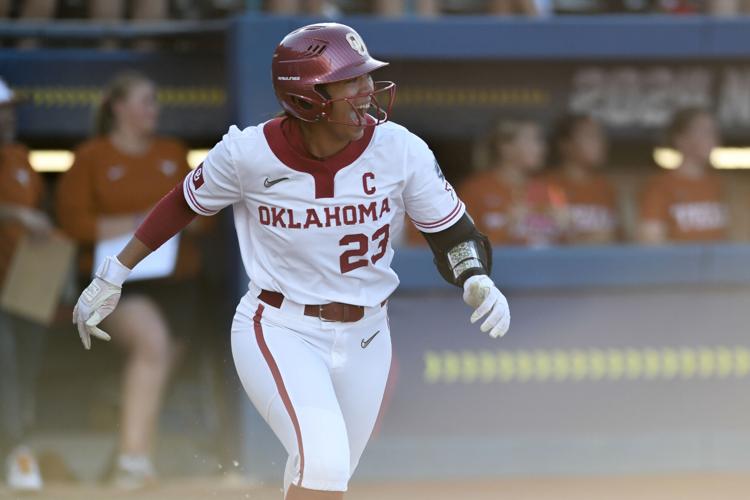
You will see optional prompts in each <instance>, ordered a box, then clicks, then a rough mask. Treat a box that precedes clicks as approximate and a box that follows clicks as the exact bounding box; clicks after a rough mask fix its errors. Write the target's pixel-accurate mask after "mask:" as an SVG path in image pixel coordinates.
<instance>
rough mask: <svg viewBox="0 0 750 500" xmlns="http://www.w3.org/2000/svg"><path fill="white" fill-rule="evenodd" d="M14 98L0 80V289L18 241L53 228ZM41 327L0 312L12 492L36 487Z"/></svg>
mask: <svg viewBox="0 0 750 500" xmlns="http://www.w3.org/2000/svg"><path fill="white" fill-rule="evenodd" d="M16 102H17V99H16V97H15V95H14V93H13V91H12V90H11V89H10V88H9V87H8V85H7V84H6V83H5V81H3V80H2V79H0V289H2V286H3V283H4V281H5V278H6V275H7V273H8V268H9V266H10V262H11V259H12V258H13V253H14V252H15V249H16V247H17V245H18V243H19V241H20V240H21V239H22V238H24V237H26V236H30V237H32V238H45V237H47V236H48V235H50V233H51V231H52V223H51V222H50V219H49V217H48V216H47V215H46V214H45V213H44V212H42V211H41V210H40V208H39V207H40V204H41V201H42V198H43V194H44V189H43V183H42V179H41V176H40V175H39V174H37V173H36V172H35V171H34V170H33V169H32V168H31V165H30V164H29V160H28V157H29V152H28V149H26V147H25V146H23V145H21V144H18V143H16V142H15V133H16V120H15V104H16ZM43 336H44V328H43V327H41V326H40V325H38V324H35V323H32V322H30V321H27V320H25V319H23V318H20V317H18V316H15V315H13V314H11V313H9V312H7V311H3V310H0V454H2V456H4V457H6V481H7V485H8V487H9V488H10V489H11V490H13V491H38V490H40V489H41V488H42V477H41V474H40V472H39V467H38V465H37V463H36V459H35V458H34V455H33V453H32V452H31V449H30V448H29V447H28V446H27V445H26V439H27V436H26V431H27V428H28V427H29V422H30V420H31V419H32V418H33V408H34V385H35V384H34V382H35V378H36V375H37V373H38V368H39V359H40V355H41V347H42V340H43Z"/></svg>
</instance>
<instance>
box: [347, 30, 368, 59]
mask: <svg viewBox="0 0 750 500" xmlns="http://www.w3.org/2000/svg"><path fill="white" fill-rule="evenodd" d="M346 41H347V42H349V45H350V46H351V48H352V49H354V51H355V52H357V53H358V54H359V55H361V56H366V55H367V47H365V42H364V41H363V40H362V38H360V36H359V35H358V34H356V33H347V34H346Z"/></svg>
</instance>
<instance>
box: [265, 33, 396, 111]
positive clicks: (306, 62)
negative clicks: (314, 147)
mask: <svg viewBox="0 0 750 500" xmlns="http://www.w3.org/2000/svg"><path fill="white" fill-rule="evenodd" d="M386 65H388V63H387V62H383V61H378V60H377V59H375V58H373V57H371V56H370V54H369V52H368V51H367V47H366V46H365V43H364V41H362V37H360V36H359V34H358V33H357V32H356V31H354V30H353V29H352V28H350V27H349V26H345V25H343V24H338V23H320V24H311V25H308V26H304V27H302V28H299V29H297V30H294V31H292V32H291V33H289V34H288V35H287V36H285V37H284V39H283V40H282V41H281V43H280V44H279V46H278V47H276V50H275V51H274V53H273V62H272V64H271V74H272V77H273V89H274V92H276V98H277V99H278V100H279V104H281V107H282V108H284V111H286V112H287V113H289V114H291V115H292V116H294V117H296V118H299V119H300V120H304V121H306V122H317V121H321V120H326V121H331V120H330V108H331V106H332V105H333V103H334V102H336V101H345V102H347V103H348V104H349V105H350V106H351V107H352V109H353V110H354V111H355V113H356V116H358V117H359V119H358V121H357V122H356V123H355V122H351V123H346V125H354V126H362V125H379V124H380V123H383V122H385V121H386V120H388V115H389V113H390V110H391V106H392V104H393V99H394V97H395V90H396V85H395V84H394V83H393V82H375V90H374V91H373V92H370V93H368V94H365V95H356V96H349V97H345V98H340V99H331V98H330V97H329V96H328V95H326V93H325V92H324V91H321V90H322V89H321V88H320V87H319V86H320V85H323V84H326V83H333V82H339V81H342V80H349V79H351V78H357V77H360V76H363V75H366V74H368V73H370V72H372V71H374V70H376V69H378V68H382V67H383V66H386ZM379 96H386V97H387V98H388V103H387V105H386V106H385V107H383V106H381V105H380V102H379V101H378V97H379ZM363 97H368V98H369V102H370V107H373V108H374V111H375V117H372V116H370V115H368V114H367V113H365V112H364V111H362V110H361V108H358V107H357V106H355V105H354V102H353V101H354V99H360V100H361V99H362V98H363Z"/></svg>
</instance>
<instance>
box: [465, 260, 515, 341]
mask: <svg viewBox="0 0 750 500" xmlns="http://www.w3.org/2000/svg"><path fill="white" fill-rule="evenodd" d="M464 302H466V303H467V304H468V305H469V306H471V307H473V308H475V310H474V312H473V313H472V315H471V322H472V323H476V322H477V321H478V320H479V319H480V318H482V317H484V316H485V315H486V314H487V313H489V316H487V319H486V320H484V323H482V326H481V327H480V330H482V331H483V332H490V337H492V338H497V337H502V336H503V335H505V333H506V332H507V331H508V328H509V327H510V309H509V308H508V301H507V299H506V298H505V296H504V295H503V294H502V293H500V290H498V289H497V287H496V286H495V283H493V282H492V280H491V279H490V278H489V276H487V275H484V274H480V275H477V276H472V277H470V278H469V279H467V280H466V281H465V282H464Z"/></svg>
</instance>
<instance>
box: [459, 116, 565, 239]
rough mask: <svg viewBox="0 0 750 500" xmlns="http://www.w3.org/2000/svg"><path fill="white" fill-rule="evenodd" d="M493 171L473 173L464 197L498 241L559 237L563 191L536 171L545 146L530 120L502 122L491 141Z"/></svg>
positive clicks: (482, 227)
mask: <svg viewBox="0 0 750 500" xmlns="http://www.w3.org/2000/svg"><path fill="white" fill-rule="evenodd" d="M488 153H489V160H490V163H489V167H490V168H489V170H487V171H483V172H479V173H477V174H474V175H473V176H472V177H470V178H469V180H467V181H466V182H465V183H464V184H463V185H462V186H461V187H460V189H459V196H460V197H461V199H462V200H463V201H464V202H465V203H466V208H467V210H468V212H469V214H471V216H472V217H473V218H474V221H475V223H476V225H477V227H478V228H479V230H480V231H482V232H483V233H484V234H486V235H487V236H488V237H489V238H490V240H491V241H492V242H493V243H497V244H506V245H532V246H544V245H549V244H552V243H555V242H557V241H558V240H559V239H560V237H561V235H562V228H563V227H564V224H565V219H566V211H565V198H564V195H563V193H562V191H561V190H560V189H559V188H557V187H556V186H554V185H552V184H550V183H549V182H547V181H545V180H540V179H533V178H531V177H530V176H531V174H532V173H533V172H535V171H537V170H538V169H539V168H540V167H541V166H542V164H543V163H544V156H545V145H544V140H543V138H542V132H541V130H540V128H539V126H538V125H537V124H536V123H534V122H531V121H503V122H501V123H499V124H498V125H497V126H496V127H495V129H494V130H493V133H492V136H491V137H490V140H489V151H488Z"/></svg>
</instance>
